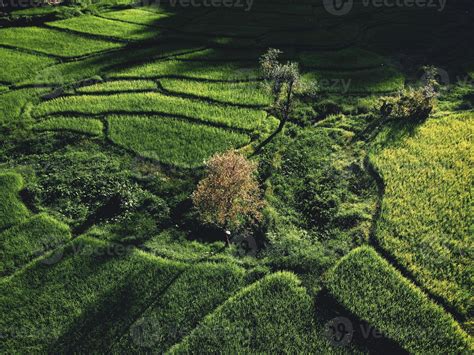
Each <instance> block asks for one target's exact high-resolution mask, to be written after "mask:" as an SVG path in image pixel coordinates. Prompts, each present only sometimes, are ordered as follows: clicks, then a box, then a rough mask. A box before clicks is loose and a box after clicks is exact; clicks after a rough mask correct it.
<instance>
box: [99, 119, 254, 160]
mask: <svg viewBox="0 0 474 355" xmlns="http://www.w3.org/2000/svg"><path fill="white" fill-rule="evenodd" d="M107 119H108V121H109V137H110V139H111V140H112V141H114V142H115V143H117V144H119V145H121V146H124V147H126V148H129V149H132V150H133V151H135V152H136V153H138V154H140V155H141V156H144V157H147V158H153V159H157V160H159V161H161V162H163V163H168V164H172V165H175V166H181V167H194V166H200V165H202V164H203V162H204V160H205V159H207V158H208V157H210V156H211V155H213V154H214V153H216V152H220V151H225V150H228V149H230V148H235V147H240V146H243V145H246V144H248V143H249V141H250V139H249V137H248V136H247V135H244V134H241V133H237V132H231V131H226V130H223V129H220V128H216V127H209V126H204V125H197V124H192V123H189V122H185V121H181V120H178V119H174V118H163V117H159V116H147V117H143V116H141V117H140V116H109V117H108V118H107Z"/></svg>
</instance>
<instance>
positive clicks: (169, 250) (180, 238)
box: [143, 229, 224, 262]
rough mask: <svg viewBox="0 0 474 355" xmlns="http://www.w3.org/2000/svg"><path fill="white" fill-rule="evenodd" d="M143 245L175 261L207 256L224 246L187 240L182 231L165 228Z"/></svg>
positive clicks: (150, 250)
mask: <svg viewBox="0 0 474 355" xmlns="http://www.w3.org/2000/svg"><path fill="white" fill-rule="evenodd" d="M143 247H144V248H145V250H147V251H148V252H150V253H152V254H153V255H156V256H160V257H162V258H167V259H172V260H177V261H186V262H190V261H196V260H199V259H203V258H204V257H208V256H209V255H211V254H212V253H215V252H217V251H218V250H220V249H222V248H223V247H224V243H223V242H214V243H202V242H198V241H196V240H191V241H190V240H188V239H187V238H186V236H185V235H184V233H180V232H179V231H175V230H173V229H171V230H165V231H163V232H161V233H160V234H158V235H156V236H154V237H151V238H150V239H148V240H147V241H146V242H145V243H144V244H143Z"/></svg>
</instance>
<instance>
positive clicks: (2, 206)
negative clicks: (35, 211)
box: [0, 173, 29, 229]
mask: <svg viewBox="0 0 474 355" xmlns="http://www.w3.org/2000/svg"><path fill="white" fill-rule="evenodd" d="M22 188H23V179H22V177H21V176H20V175H19V174H15V173H0V229H3V228H5V227H8V226H11V225H14V224H17V223H20V222H22V221H24V220H25V219H26V218H27V217H28V215H29V212H28V210H27V209H26V207H25V205H24V204H23V203H22V202H21V200H20V198H19V195H18V193H19V191H20V190H21V189H22Z"/></svg>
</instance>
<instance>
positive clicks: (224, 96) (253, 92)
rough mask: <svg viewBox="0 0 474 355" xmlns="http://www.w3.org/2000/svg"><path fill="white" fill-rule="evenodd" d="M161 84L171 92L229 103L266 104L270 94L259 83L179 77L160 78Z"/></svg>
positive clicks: (269, 100) (269, 99)
mask: <svg viewBox="0 0 474 355" xmlns="http://www.w3.org/2000/svg"><path fill="white" fill-rule="evenodd" d="M160 83H161V85H162V86H163V87H164V88H165V89H166V90H169V91H171V92H175V93H183V94H191V95H195V96H199V97H203V98H211V99H214V100H218V101H222V102H226V103H231V104H247V105H259V106H267V105H269V104H270V103H271V97H270V95H269V94H268V93H267V92H265V90H264V89H263V88H262V87H261V86H260V85H259V83H209V82H199V81H189V80H179V79H162V80H160Z"/></svg>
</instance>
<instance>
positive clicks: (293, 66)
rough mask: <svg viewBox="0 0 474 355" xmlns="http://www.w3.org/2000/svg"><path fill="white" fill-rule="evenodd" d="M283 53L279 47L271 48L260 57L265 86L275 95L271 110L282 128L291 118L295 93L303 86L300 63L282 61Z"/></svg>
mask: <svg viewBox="0 0 474 355" xmlns="http://www.w3.org/2000/svg"><path fill="white" fill-rule="evenodd" d="M282 53H283V52H282V51H280V50H278V49H274V48H270V49H268V51H267V52H266V53H265V54H264V55H262V56H261V58H260V67H261V70H262V72H263V76H264V79H265V86H266V88H267V89H268V90H269V91H270V93H271V94H272V97H273V103H272V106H271V112H272V113H273V114H274V115H275V116H276V117H277V118H278V119H280V129H281V128H282V127H283V126H284V124H285V123H286V121H288V119H289V118H290V114H291V112H292V109H293V106H294V97H295V93H296V92H297V91H298V90H299V89H301V88H302V86H303V85H302V81H301V74H300V71H299V68H298V63H295V62H286V63H284V64H283V63H280V62H279V56H280V54H282Z"/></svg>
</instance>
